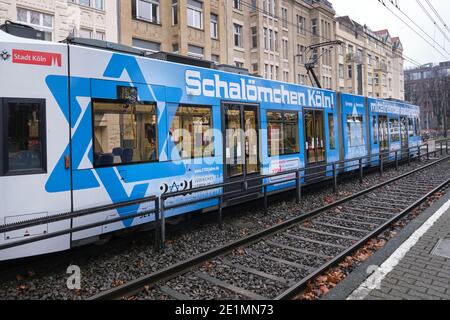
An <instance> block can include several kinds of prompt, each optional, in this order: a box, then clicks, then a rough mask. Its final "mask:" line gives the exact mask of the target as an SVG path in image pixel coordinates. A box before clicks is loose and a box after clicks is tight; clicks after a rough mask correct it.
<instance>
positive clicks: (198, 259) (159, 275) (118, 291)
mask: <svg viewBox="0 0 450 320" xmlns="http://www.w3.org/2000/svg"><path fill="white" fill-rule="evenodd" d="M449 159H450V157H449V156H447V157H444V158H442V159H439V160H437V161H434V162H432V163H430V164H427V165H425V166H423V167H420V168H417V169H414V170H412V171H410V172H407V173H405V174H402V175H400V176H398V177H394V178H392V179H389V180H387V181H385V182H382V183H379V184H377V185H375V186H372V187H370V188H368V189H365V190H362V191H360V192H358V193H355V194H353V195H350V196H348V197H345V198H343V199H340V200H338V201H336V202H334V203H331V204H328V205H325V206H323V207H320V208H318V209H315V210H312V211H310V212H308V213H304V214H300V215H298V216H296V217H294V218H291V219H289V220H286V221H284V222H282V223H280V224H278V225H275V226H272V227H270V228H267V229H265V230H262V231H259V232H257V233H255V234H253V235H250V236H248V237H245V238H242V239H239V240H236V241H234V242H231V243H228V244H226V245H224V246H222V247H219V248H215V249H212V250H210V251H208V252H206V253H203V254H200V255H197V256H195V257H193V258H191V259H188V260H184V261H181V262H178V263H176V264H174V265H171V266H169V267H167V268H165V269H163V270H160V271H156V272H153V273H151V274H148V275H145V276H142V277H140V278H137V279H135V280H132V281H130V282H128V283H125V284H123V285H121V286H118V287H115V288H111V289H109V290H105V291H103V292H100V293H98V294H96V295H94V296H91V297H90V298H88V300H109V299H120V298H123V297H126V296H130V295H132V294H134V293H136V292H139V291H141V290H142V288H143V287H144V286H146V285H150V284H155V283H157V282H160V281H163V280H166V279H171V278H173V277H174V276H176V275H179V274H183V273H185V272H187V271H189V270H190V269H192V268H193V267H195V266H198V265H200V264H201V263H203V262H205V261H208V260H210V259H212V258H216V257H219V256H222V255H224V254H227V253H229V252H231V251H233V250H234V249H237V248H239V247H242V246H247V245H251V244H253V243H255V242H257V241H259V240H261V239H264V238H266V237H267V236H270V235H273V234H275V233H277V232H279V231H281V230H285V229H288V228H289V227H291V226H293V225H296V224H298V223H300V222H302V221H304V220H306V219H309V218H311V217H314V216H316V215H318V214H320V213H322V212H325V211H327V210H329V209H332V208H334V207H336V206H339V205H341V204H344V203H346V202H348V201H350V200H353V199H355V198H358V197H361V196H363V195H366V194H368V193H370V192H372V191H374V190H377V189H379V188H381V187H384V186H386V185H389V184H392V183H393V182H396V181H399V180H401V179H404V178H406V177H408V176H411V175H413V174H415V173H417V172H420V171H423V170H425V169H427V168H430V167H432V166H435V165H437V164H440V163H442V162H444V161H447V160H449ZM446 183H448V182H446ZM397 217H398V215H396V216H395V217H394V218H397ZM394 218H392V219H390V220H389V221H391V220H393V219H394ZM383 225H386V223H385V224H383ZM326 265H328V264H326ZM314 273H316V272H314ZM308 278H309V277H308ZM292 291H294V290H292ZM287 296H288V294H286V297H287Z"/></svg>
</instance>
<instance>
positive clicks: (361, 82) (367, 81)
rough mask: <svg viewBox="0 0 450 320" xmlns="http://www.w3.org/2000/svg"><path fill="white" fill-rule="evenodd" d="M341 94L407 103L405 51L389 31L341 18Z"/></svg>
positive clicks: (338, 34) (338, 20)
mask: <svg viewBox="0 0 450 320" xmlns="http://www.w3.org/2000/svg"><path fill="white" fill-rule="evenodd" d="M335 21H336V38H337V39H338V40H341V41H342V42H343V45H342V46H341V47H339V49H338V55H337V63H336V66H337V70H338V72H337V73H338V81H337V88H336V89H337V90H339V91H342V92H347V93H353V94H360V95H365V96H369V97H376V98H393V99H399V100H404V98H405V92H404V75H403V48H402V44H401V41H400V39H399V38H398V37H394V38H393V37H391V36H390V34H389V31H388V30H381V31H372V30H370V29H369V28H368V27H367V26H362V25H360V24H359V23H357V22H355V21H353V20H352V19H351V18H350V17H348V16H345V17H337V18H336V19H335Z"/></svg>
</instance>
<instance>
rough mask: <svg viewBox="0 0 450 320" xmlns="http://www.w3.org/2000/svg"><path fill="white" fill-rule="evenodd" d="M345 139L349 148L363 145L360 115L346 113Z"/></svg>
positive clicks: (362, 127)
mask: <svg viewBox="0 0 450 320" xmlns="http://www.w3.org/2000/svg"><path fill="white" fill-rule="evenodd" d="M347 141H348V147H349V148H352V147H359V146H363V145H364V126H363V117H362V116H360V115H359V116H353V115H347Z"/></svg>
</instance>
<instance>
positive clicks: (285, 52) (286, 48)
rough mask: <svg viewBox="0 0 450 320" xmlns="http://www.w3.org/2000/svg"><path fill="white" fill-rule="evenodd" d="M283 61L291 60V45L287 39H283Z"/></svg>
mask: <svg viewBox="0 0 450 320" xmlns="http://www.w3.org/2000/svg"><path fill="white" fill-rule="evenodd" d="M283 59H285V60H288V59H289V43H288V40H287V39H283Z"/></svg>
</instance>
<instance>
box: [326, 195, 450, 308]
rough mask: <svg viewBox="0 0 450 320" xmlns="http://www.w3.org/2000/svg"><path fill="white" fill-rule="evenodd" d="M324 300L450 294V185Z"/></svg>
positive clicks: (432, 297)
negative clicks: (449, 188)
mask: <svg viewBox="0 0 450 320" xmlns="http://www.w3.org/2000/svg"><path fill="white" fill-rule="evenodd" d="M445 239H448V240H447V241H446V240H445ZM374 270H375V271H374ZM323 299H324V300H344V299H348V300H438V299H450V190H447V194H446V195H444V196H443V197H442V198H441V199H439V200H438V201H437V202H436V203H434V204H433V205H432V206H431V207H430V208H428V209H427V210H425V211H424V212H423V213H422V214H421V215H420V216H418V217H417V218H416V219H415V220H413V221H412V222H411V223H410V224H408V226H406V227H405V229H403V230H402V231H401V232H400V233H399V234H398V235H397V236H396V237H395V238H394V239H392V240H391V241H389V242H388V243H387V244H386V246H385V247H384V248H382V249H381V250H379V251H378V252H376V253H375V254H374V255H373V256H372V257H370V258H369V260H368V261H366V262H365V263H363V264H362V265H360V266H359V267H358V268H356V269H355V270H354V271H353V272H352V273H351V274H350V275H349V276H348V277H347V278H346V279H345V280H344V281H342V282H341V283H339V284H338V285H337V286H336V288H334V289H333V290H332V291H331V292H330V293H329V294H328V295H326V296H325V297H324V298H323Z"/></svg>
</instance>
